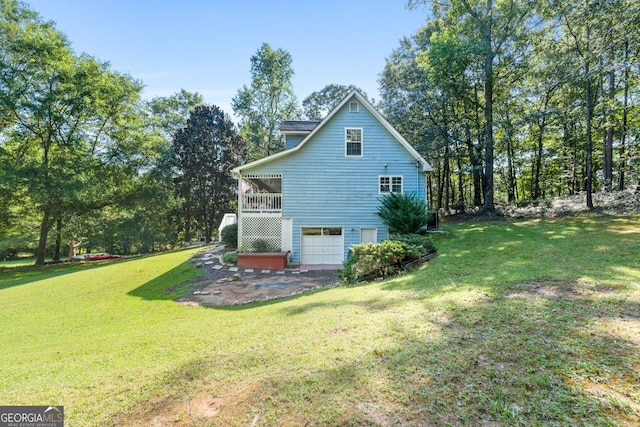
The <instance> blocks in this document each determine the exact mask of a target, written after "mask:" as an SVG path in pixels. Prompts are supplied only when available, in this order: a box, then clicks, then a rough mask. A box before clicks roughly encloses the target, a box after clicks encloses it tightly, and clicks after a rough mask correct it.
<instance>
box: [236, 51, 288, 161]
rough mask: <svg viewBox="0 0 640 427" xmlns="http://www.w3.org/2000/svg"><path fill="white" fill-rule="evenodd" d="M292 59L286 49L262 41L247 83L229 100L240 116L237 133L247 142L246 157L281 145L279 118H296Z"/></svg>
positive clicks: (273, 150) (268, 152)
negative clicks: (274, 47)
mask: <svg viewBox="0 0 640 427" xmlns="http://www.w3.org/2000/svg"><path fill="white" fill-rule="evenodd" d="M291 62H292V59H291V55H290V54H289V52H287V51H285V50H282V49H278V50H273V49H272V48H271V46H269V44H267V43H264V44H263V45H262V47H260V49H258V51H257V52H256V53H255V55H253V56H252V57H251V85H250V87H247V86H246V85H245V86H243V88H242V89H240V90H239V91H238V93H237V94H236V96H235V97H234V98H233V100H232V103H231V105H232V108H233V110H234V112H235V113H236V114H237V115H238V116H239V117H240V118H241V131H240V134H241V135H242V137H243V138H244V140H245V141H246V142H247V151H248V156H249V160H256V159H259V158H262V157H265V156H269V155H271V154H274V153H277V152H278V151H281V150H283V149H284V143H283V141H282V138H281V136H280V131H279V125H280V122H281V121H282V120H292V119H295V118H296V116H297V113H298V106H297V100H296V97H295V95H294V93H293V84H292V81H291V79H292V78H293V74H294V73H293V68H292V67H291Z"/></svg>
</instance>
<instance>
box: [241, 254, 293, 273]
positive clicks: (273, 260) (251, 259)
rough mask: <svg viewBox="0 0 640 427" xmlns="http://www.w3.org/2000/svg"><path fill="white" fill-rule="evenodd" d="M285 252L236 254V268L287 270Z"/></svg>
mask: <svg viewBox="0 0 640 427" xmlns="http://www.w3.org/2000/svg"><path fill="white" fill-rule="evenodd" d="M287 255H288V254H287V252H267V253H258V252H245V253H239V254H238V267H244V268H260V269H262V270H284V269H285V268H287Z"/></svg>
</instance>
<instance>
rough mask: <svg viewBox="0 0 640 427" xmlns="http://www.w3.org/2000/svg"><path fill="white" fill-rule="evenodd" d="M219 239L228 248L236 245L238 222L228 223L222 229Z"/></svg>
mask: <svg viewBox="0 0 640 427" xmlns="http://www.w3.org/2000/svg"><path fill="white" fill-rule="evenodd" d="M220 241H221V242H222V243H224V244H225V245H226V246H227V247H229V248H235V247H237V246H238V224H237V223H236V224H229V225H227V226H226V227H225V228H223V229H222V233H220Z"/></svg>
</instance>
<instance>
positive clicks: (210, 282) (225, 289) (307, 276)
mask: <svg viewBox="0 0 640 427" xmlns="http://www.w3.org/2000/svg"><path fill="white" fill-rule="evenodd" d="M222 249H224V246H217V247H215V248H212V249H208V250H207V251H205V252H202V253H200V254H198V255H197V256H196V257H194V259H193V262H194V263H195V265H196V266H198V267H199V268H201V269H202V270H203V273H204V275H203V277H199V278H197V279H195V280H194V283H193V291H192V294H191V295H190V296H188V297H185V298H181V299H179V300H178V301H177V302H179V303H181V304H186V305H202V306H211V307H219V306H230V305H238V304H249V303H255V302H262V301H269V300H273V299H277V298H284V297H290V296H293V295H299V294H301V293H303V292H306V291H310V290H314V289H322V288H327V287H332V286H335V285H337V284H338V279H337V277H336V275H335V271H333V270H334V269H335V266H331V267H332V268H331V269H326V268H320V269H314V268H305V266H302V267H298V268H287V269H285V270H261V269H253V268H242V267H236V266H233V265H228V264H227V265H225V264H223V263H222V260H221V258H222V255H221V254H220V251H221V250H222ZM310 267H315V266H310ZM325 267H328V266H325Z"/></svg>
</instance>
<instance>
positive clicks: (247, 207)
mask: <svg viewBox="0 0 640 427" xmlns="http://www.w3.org/2000/svg"><path fill="white" fill-rule="evenodd" d="M241 200H242V206H241V210H242V211H243V212H281V211H282V193H245V194H243V195H242V199H241Z"/></svg>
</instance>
